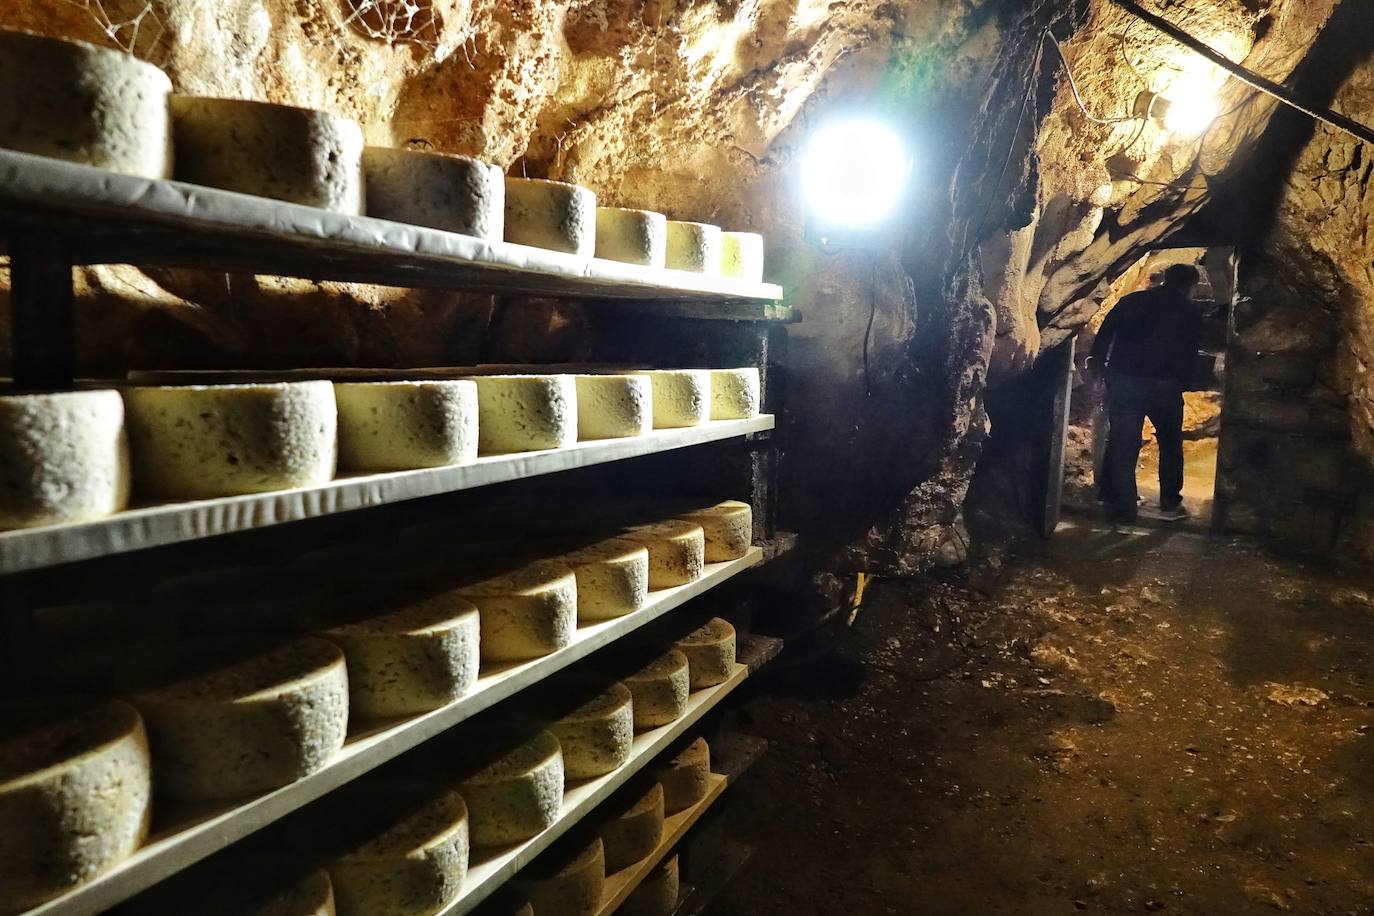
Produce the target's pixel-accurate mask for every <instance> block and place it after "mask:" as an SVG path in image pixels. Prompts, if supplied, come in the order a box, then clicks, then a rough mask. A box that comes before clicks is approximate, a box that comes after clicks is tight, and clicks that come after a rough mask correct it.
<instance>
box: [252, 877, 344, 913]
mask: <svg viewBox="0 0 1374 916" xmlns="http://www.w3.org/2000/svg"><path fill="white" fill-rule="evenodd" d="M336 912H337V911H336V910H335V908H334V885H333V882H331V881H330V879H329V872H327V871H325V870H323V869H319V870H317V871H312V872H311V873H310V874H308V875H306V876H305V877H304V878H302V879H301V880H300V881H297V882H296V883H295V884H294V885H292V886H291V887H290V888H288V889H287V890H286V891H285V892H284V893H282V894H281V895H280V896H278V897H276V898H274V899H272V900H271V901H269V902H268V903H267V904H266V905H265V906H263V907H261V908H260V909H257V910H255V911H254V912H253V913H252V916H335V914H336Z"/></svg>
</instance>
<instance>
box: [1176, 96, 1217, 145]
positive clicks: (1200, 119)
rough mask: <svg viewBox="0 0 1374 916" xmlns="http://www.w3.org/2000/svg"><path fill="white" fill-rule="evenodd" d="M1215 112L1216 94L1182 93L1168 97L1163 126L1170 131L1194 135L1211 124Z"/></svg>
mask: <svg viewBox="0 0 1374 916" xmlns="http://www.w3.org/2000/svg"><path fill="white" fill-rule="evenodd" d="M1217 114H1218V112H1217V100H1216V96H1214V95H1212V94H1211V93H1210V92H1206V93H1194V94H1189V95H1183V96H1179V97H1176V98H1171V99H1169V108H1168V110H1167V111H1165V112H1164V126H1165V127H1167V128H1168V129H1169V130H1170V131H1171V132H1172V133H1176V134H1185V135H1187V136H1190V137H1191V136H1196V135H1197V134H1200V133H1202V132H1203V131H1205V130H1206V129H1207V128H1209V127H1211V126H1212V122H1213V121H1215V120H1216V119H1217Z"/></svg>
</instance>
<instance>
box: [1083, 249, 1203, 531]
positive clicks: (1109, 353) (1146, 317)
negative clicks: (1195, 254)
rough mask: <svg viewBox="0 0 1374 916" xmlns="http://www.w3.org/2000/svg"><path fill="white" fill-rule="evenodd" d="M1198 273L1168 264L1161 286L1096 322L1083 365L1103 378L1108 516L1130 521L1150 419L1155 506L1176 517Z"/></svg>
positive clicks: (1197, 330) (1197, 325) (1197, 320)
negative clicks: (1156, 458) (1156, 494)
mask: <svg viewBox="0 0 1374 916" xmlns="http://www.w3.org/2000/svg"><path fill="white" fill-rule="evenodd" d="M1201 278H1202V277H1201V274H1199V273H1198V270H1197V268H1196V267H1193V266H1192V265H1190V264H1175V265H1174V266H1172V267H1170V268H1169V269H1168V270H1166V271H1165V272H1164V282H1163V283H1162V284H1161V285H1160V286H1157V287H1155V288H1154V289H1148V290H1145V291H1143V292H1139V293H1132V294H1131V295H1129V296H1127V297H1125V298H1124V299H1122V300H1121V301H1120V302H1118V303H1117V304H1116V307H1115V308H1113V309H1112V310H1111V312H1110V313H1109V314H1108V315H1107V320H1106V321H1104V322H1102V328H1101V330H1099V331H1098V332H1097V340H1096V341H1094V343H1093V349H1092V355H1091V356H1090V357H1089V366H1090V367H1091V368H1092V370H1093V371H1094V372H1103V366H1104V365H1105V375H1106V379H1107V413H1108V418H1109V422H1110V424H1111V429H1110V431H1109V432H1108V433H1107V456H1106V461H1105V464H1106V472H1107V475H1106V476H1107V480H1106V483H1107V490H1108V492H1107V494H1106V495H1107V497H1108V498H1107V515H1108V517H1109V518H1110V519H1111V520H1112V521H1113V522H1120V523H1124V524H1131V523H1134V522H1135V520H1136V514H1137V507H1136V502H1137V493H1136V483H1135V470H1136V464H1137V463H1138V462H1139V461H1140V436H1141V433H1142V432H1143V430H1144V427H1145V418H1146V417H1149V418H1150V422H1151V423H1153V424H1154V427H1155V439H1156V440H1157V441H1158V442H1159V506H1160V508H1161V509H1162V510H1164V512H1165V513H1166V516H1167V517H1169V518H1173V519H1179V518H1183V517H1185V516H1186V515H1187V512H1185V511H1184V509H1183V390H1184V388H1185V387H1186V386H1187V384H1188V380H1189V379H1190V378H1191V376H1192V374H1193V366H1194V364H1195V363H1196V361H1197V348H1198V345H1199V343H1200V342H1201V339H1202V315H1201V312H1200V310H1199V309H1198V307H1197V305H1196V304H1195V303H1194V302H1193V300H1192V297H1191V296H1192V292H1193V288H1194V287H1195V286H1197V285H1198V282H1199V281H1200V280H1201Z"/></svg>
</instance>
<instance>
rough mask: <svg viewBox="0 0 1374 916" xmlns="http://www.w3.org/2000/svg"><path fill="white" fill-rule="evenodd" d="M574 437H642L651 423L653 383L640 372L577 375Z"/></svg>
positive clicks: (652, 424) (651, 427) (585, 438)
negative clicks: (575, 429) (575, 432)
mask: <svg viewBox="0 0 1374 916" xmlns="http://www.w3.org/2000/svg"><path fill="white" fill-rule="evenodd" d="M574 381H575V383H576V385H577V438H579V439H581V440H583V441H586V440H588V439H619V438H621V437H623V436H642V435H644V434H645V433H647V432H648V431H649V430H651V429H653V426H654V411H653V383H652V382H651V381H650V380H649V379H647V378H645V377H644V376H642V375H578V376H574Z"/></svg>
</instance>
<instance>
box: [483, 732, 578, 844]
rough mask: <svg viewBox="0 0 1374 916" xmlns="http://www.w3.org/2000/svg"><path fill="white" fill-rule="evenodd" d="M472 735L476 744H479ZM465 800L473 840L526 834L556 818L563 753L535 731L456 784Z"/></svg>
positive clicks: (509, 839) (499, 840)
mask: <svg viewBox="0 0 1374 916" xmlns="http://www.w3.org/2000/svg"><path fill="white" fill-rule="evenodd" d="M482 737H483V736H481V735H480V734H479V735H478V737H477V743H476V746H478V747H480V746H481V745H482ZM458 791H459V792H461V793H462V795H463V799H464V801H466V802H467V803H468V816H469V832H470V834H471V836H472V845H473V846H505V845H508V844H510V843H519V842H522V841H524V840H528V839H529V838H530V837H532V836H534V835H535V834H537V833H541V832H543V831H544V830H546V829H547V828H548V827H550V826H551V825H552V824H553V822H554V821H556V820H558V812H559V810H560V809H561V808H562V806H563V753H562V751H560V750H559V746H558V739H557V738H556V737H554V735H553V733H552V732H547V731H541V732H537V733H535V734H534V735H533V736H532V737H530V738H528V739H526V740H524V741H523V742H521V743H520V744H518V745H516V746H515V747H514V748H513V749H510V750H506V751H505V752H504V753H502V754H501V756H499V757H498V758H497V759H496V760H494V761H492V762H490V763H488V764H487V765H486V766H484V767H483V768H482V769H480V770H478V771H477V772H476V773H474V774H472V775H471V776H469V777H468V778H466V779H464V780H463V781H462V783H461V784H460V785H459V787H458Z"/></svg>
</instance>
